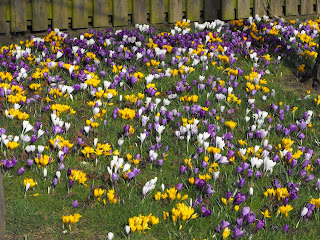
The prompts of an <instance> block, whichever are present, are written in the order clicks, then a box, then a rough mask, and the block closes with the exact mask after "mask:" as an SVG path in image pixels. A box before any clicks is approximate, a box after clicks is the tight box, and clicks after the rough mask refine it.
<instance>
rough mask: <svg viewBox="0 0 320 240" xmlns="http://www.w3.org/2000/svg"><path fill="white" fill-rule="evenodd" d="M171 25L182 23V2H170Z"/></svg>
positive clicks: (170, 0)
mask: <svg viewBox="0 0 320 240" xmlns="http://www.w3.org/2000/svg"><path fill="white" fill-rule="evenodd" d="M168 15H169V16H168V17H169V19H168V21H169V23H175V22H177V21H182V0H169V14H168Z"/></svg>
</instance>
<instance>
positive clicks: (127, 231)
mask: <svg viewBox="0 0 320 240" xmlns="http://www.w3.org/2000/svg"><path fill="white" fill-rule="evenodd" d="M124 231H125V232H126V234H127V235H129V233H130V226H129V225H126V226H125V227H124Z"/></svg>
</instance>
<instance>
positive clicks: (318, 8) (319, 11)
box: [316, 0, 320, 14]
mask: <svg viewBox="0 0 320 240" xmlns="http://www.w3.org/2000/svg"><path fill="white" fill-rule="evenodd" d="M316 13H317V14H320V0H316Z"/></svg>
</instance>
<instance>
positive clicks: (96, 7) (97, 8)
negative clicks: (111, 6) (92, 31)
mask: <svg viewBox="0 0 320 240" xmlns="http://www.w3.org/2000/svg"><path fill="white" fill-rule="evenodd" d="M107 9H108V4H107V1H106V0H93V11H92V12H93V16H92V25H93V27H106V26H109V25H110V23H109V18H108V11H107Z"/></svg>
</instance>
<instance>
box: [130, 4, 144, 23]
mask: <svg viewBox="0 0 320 240" xmlns="http://www.w3.org/2000/svg"><path fill="white" fill-rule="evenodd" d="M132 4H133V5H132V21H133V23H134V24H137V23H138V24H142V23H147V18H148V14H147V1H146V0H134V1H133V2H132Z"/></svg>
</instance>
